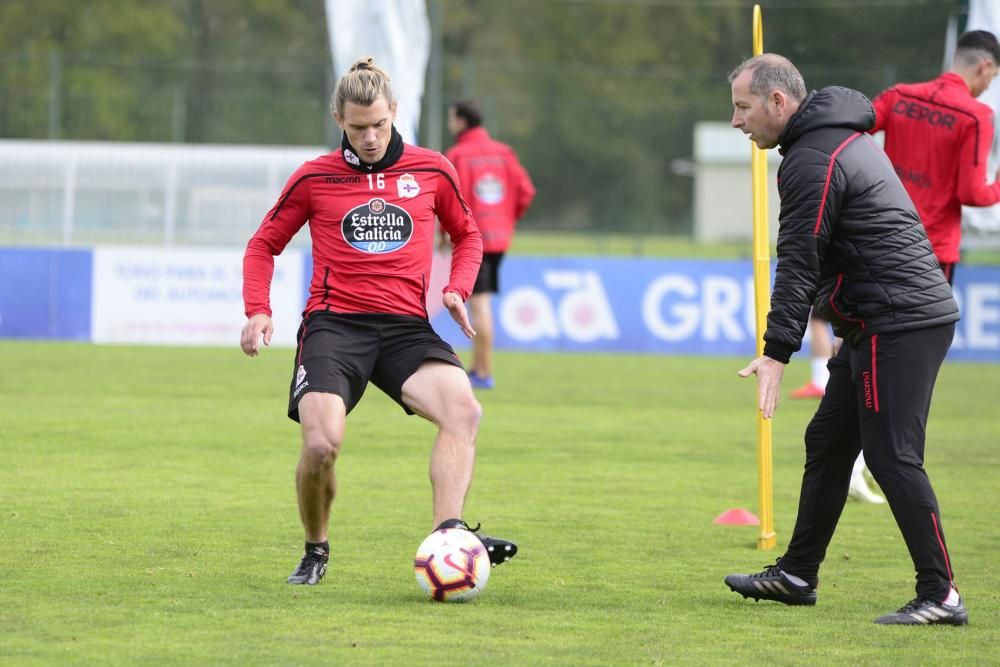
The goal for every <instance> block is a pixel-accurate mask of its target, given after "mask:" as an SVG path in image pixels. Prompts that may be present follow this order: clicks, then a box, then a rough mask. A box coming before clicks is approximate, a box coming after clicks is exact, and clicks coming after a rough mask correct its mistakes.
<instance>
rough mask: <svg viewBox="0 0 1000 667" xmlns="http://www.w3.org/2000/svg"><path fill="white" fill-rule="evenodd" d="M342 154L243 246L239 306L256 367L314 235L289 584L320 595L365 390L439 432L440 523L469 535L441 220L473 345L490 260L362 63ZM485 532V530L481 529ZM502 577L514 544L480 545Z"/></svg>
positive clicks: (436, 492) (465, 401)
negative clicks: (431, 289) (440, 263)
mask: <svg viewBox="0 0 1000 667" xmlns="http://www.w3.org/2000/svg"><path fill="white" fill-rule="evenodd" d="M331 106H332V107H333V115H334V118H335V119H336V121H337V124H338V125H339V126H340V128H341V129H342V130H343V131H344V136H343V142H342V145H341V147H340V148H339V149H338V150H336V151H334V152H332V153H329V154H328V155H324V156H321V157H319V158H317V159H315V160H311V161H309V162H307V163H305V164H303V165H302V166H301V167H299V169H298V170H296V172H295V173H294V174H293V175H292V177H291V178H290V179H289V180H288V183H287V184H286V185H285V188H284V190H283V191H282V193H281V196H280V198H279V199H278V202H277V203H276V204H275V206H274V208H272V209H271V211H270V212H269V213H268V214H267V216H266V217H265V218H264V221H263V222H262V223H261V225H260V228H259V229H258V230H257V232H256V233H255V234H254V236H253V238H251V239H250V242H249V243H248V244H247V250H246V254H245V255H244V260H243V298H244V303H245V308H246V315H247V317H248V318H249V319H248V320H247V323H246V325H245V326H244V328H243V332H242V334H241V340H240V344H241V346H242V348H243V351H244V352H245V353H246V354H247V355H248V356H251V357H253V356H257V354H258V353H259V349H260V342H261V340H263V342H264V344H265V345H267V344H269V343H270V340H271V334H272V332H273V330H274V325H273V323H272V321H271V307H270V298H269V292H270V284H271V278H272V275H273V272H274V256H275V255H278V254H280V253H281V251H282V250H283V249H284V248H285V246H286V245H287V244H288V243H289V241H291V239H292V237H293V236H294V235H295V234H296V232H297V231H298V230H299V229H300V228H301V227H302V226H303V225H305V224H306V223H307V222H308V223H309V232H310V235H311V237H312V254H313V274H312V281H311V284H310V289H309V298H308V301H307V302H306V308H305V315H304V317H303V320H302V323H301V326H300V328H299V334H298V346H297V349H296V354H295V366H294V371H293V376H292V384H291V388H290V392H289V393H290V396H289V406H288V415H289V417H291V418H292V419H294V420H296V421H298V422H299V423H300V424H301V428H302V443H303V444H302V452H301V456H300V459H299V464H298V468H297V470H296V475H295V481H296V490H297V494H298V502H299V516H300V518H301V521H302V525H303V528H304V529H305V554H304V555H303V557H302V559H301V561H300V563H299V565H298V567H296V569H295V570H294V571H293V572H292V575H291V576H290V577H289V578H288V583H291V584H316V583H318V582H319V580H320V579H321V578H322V577H323V575H324V574H325V573H326V568H327V562H328V560H329V557H330V544H329V540H328V527H329V519H330V507H331V504H332V503H333V499H334V496H335V494H336V477H335V474H334V467H335V464H336V460H337V456H338V454H339V452H340V446H341V443H342V442H343V439H344V432H345V428H346V426H345V422H346V418H347V414H348V413H349V412H350V411H351V410H352V409H353V408H354V406H355V405H357V403H358V401H359V400H361V396H362V394H363V393H364V391H365V388H366V387H367V385H368V383H369V382H372V383H373V384H375V386H377V387H378V388H379V389H381V390H382V391H384V392H385V393H386V394H388V395H389V396H391V397H392V398H393V400H395V401H396V402H397V403H399V404H400V405H401V406H402V407H403V409H404V410H405V411H406V412H407V413H408V414H418V415H420V416H422V417H424V418H426V419H427V420H429V421H431V422H433V423H434V424H435V425H436V426H437V427H438V432H437V437H436V439H435V443H434V449H433V451H432V453H431V463H430V477H431V485H432V487H433V515H434V516H433V522H432V525H433V526H436V527H438V528H441V527H448V528H451V527H464V528H467V529H468V525H467V524H466V523H465V522H464V521H463V520H462V510H463V507H464V504H465V497H466V494H467V493H468V491H469V486H470V484H471V481H472V468H473V463H474V459H475V442H476V436H477V433H478V429H479V421H480V417H481V414H482V408H481V407H480V405H479V403H478V402H477V401H476V399H475V397H474V396H473V393H472V387H471V385H470V383H469V379H468V377H467V376H466V374H465V372H464V370H463V369H462V365H461V363H460V362H459V360H458V358H457V357H456V356H455V353H454V351H453V350H452V349H451V347H450V346H449V345H448V344H447V343H445V342H444V341H443V340H441V338H440V337H439V336H438V335H437V333H435V332H434V330H433V329H432V328H431V326H430V323H429V322H428V311H427V302H426V298H427V295H426V292H427V285H428V284H429V280H430V270H431V258H432V253H433V245H434V226H435V218H437V219H439V220H440V221H441V224H442V226H443V227H444V229H445V230H447V232H448V233H449V234H450V235H451V238H452V239H453V241H454V244H455V250H454V253H453V255H452V264H451V275H450V278H449V282H448V284H447V285H446V286H445V288H444V290H443V295H442V297H441V298H442V304H443V306H444V307H445V308H447V309H448V311H449V313H450V314H451V316H452V318H453V319H454V320H455V321H456V322H457V323H458V325H459V326H460V327H461V329H462V331H463V332H464V333H465V335H466V336H469V337H470V338H471V337H473V336H474V335H475V331H474V330H473V329H472V326H471V324H470V322H469V317H468V313H467V312H466V309H465V299H466V298H468V296H469V294H470V291H471V288H472V284H473V282H474V279H475V276H476V273H477V270H478V267H479V263H480V258H481V256H482V236H481V234H480V232H479V230H478V228H477V227H476V223H475V221H474V219H473V217H472V215H471V212H470V211H469V208H468V206H467V205H466V204H465V202H464V201H463V200H462V197H461V194H460V193H459V191H458V187H457V176H456V174H455V170H454V168H453V167H452V166H451V164H450V163H449V162H448V160H446V159H445V158H444V156H442V155H441V154H440V153H436V152H434V151H430V150H426V149H423V148H418V147H416V146H411V145H409V144H404V143H403V140H402V138H401V137H400V135H399V133H398V132H396V130H395V128H394V126H393V119H394V118H395V116H396V100H395V98H394V96H393V94H392V89H391V87H390V85H389V77H388V75H386V73H385V72H384V71H383V70H381V69H379V68H378V67H376V66H375V65H374V63H373V62H372V61H371V59H367V60H362V61H359V62H357V63H355V65H354V66H353V67H352V68H351V70H350V71H349V72H348V73H347V74H345V75H344V76H343V77H341V79H340V80H339V82H338V83H337V88H336V91H335V92H334V96H333V100H332V102H331ZM477 528H478V526H477ZM479 538H480V540H482V542H483V544H484V545H485V547H486V549H487V552H488V553H489V555H490V560H491V562H492V563H493V564H494V565H496V564H499V563H502V562H504V561H506V560H509V559H510V558H511V557H512V556H514V554H515V553H516V551H517V546H516V545H515V544H513V543H512V542H508V541H506V540H501V539H498V538H491V537H487V536H485V535H479Z"/></svg>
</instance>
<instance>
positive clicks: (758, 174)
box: [750, 5, 777, 550]
mask: <svg viewBox="0 0 1000 667" xmlns="http://www.w3.org/2000/svg"><path fill="white" fill-rule="evenodd" d="M762 53H764V19H763V17H762V16H761V13H760V5H754V7H753V54H754V55H755V56H759V55H760V54H762ZM750 150H751V166H752V170H753V285H754V296H755V298H754V307H755V311H756V312H755V314H756V322H757V356H758V357H759V356H760V355H762V354H763V353H764V330H765V329H767V312H768V311H769V310H770V309H771V295H770V290H771V257H770V248H769V242H768V224H767V154H766V152H765V151H763V150H761V149H760V148H757V145H756V144H753V143H752V144H751V148H750ZM771 470H772V462H771V421H770V420H768V419H764V418H763V417H762V416H761V412H760V411H759V410H758V411H757V481H758V491H759V494H760V534H759V535H758V536H757V548H758V549H761V550H767V549H773V548H774V547H775V545H776V544H777V538H776V536H775V534H774V506H773V502H772V501H773V494H772V491H771V476H772V475H771Z"/></svg>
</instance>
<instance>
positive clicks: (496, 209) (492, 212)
mask: <svg viewBox="0 0 1000 667" xmlns="http://www.w3.org/2000/svg"><path fill="white" fill-rule="evenodd" d="M482 122H483V118H482V114H481V113H480V112H479V105H478V104H477V103H476V102H475V101H474V100H462V101H459V102H455V103H454V104H452V105H451V106H450V107H449V108H448V129H449V130H450V131H451V133H452V134H454V135H455V145H454V146H452V147H451V148H449V149H448V150H447V151H446V152H445V156H446V157H447V158H448V159H449V160H450V161H451V163H452V164H453V165H455V170H456V171H457V172H458V177H459V182H460V187H461V188H462V196H463V197H464V198H465V201H467V202H468V203H469V206H471V207H472V213H473V215H474V216H475V218H476V224H477V225H478V226H479V231H481V232H482V233H483V263H482V265H481V266H480V267H479V275H478V276H477V277H476V284H475V285H473V287H472V296H471V297H470V298H469V308H470V310H471V311H472V324H473V325H474V326H475V327H476V337H475V338H474V339H473V341H472V369H471V370H470V371H469V379H470V380H471V381H472V386H473V387H475V388H476V389H492V388H493V386H494V381H493V310H492V307H491V303H490V302H491V295H492V294H495V293H496V292H498V291H500V262H501V260H503V256H504V253H506V252H507V249H508V248H509V247H510V242H511V239H513V237H514V227H515V226H516V225H517V221H518V220H520V219H521V217H522V216H523V215H524V213H525V212H526V211H527V210H528V206H530V205H531V202H532V200H534V198H535V186H534V184H533V183H532V182H531V178H530V177H529V176H528V172H527V171H526V170H525V169H524V167H523V166H521V161H520V160H518V158H517V153H515V152H514V149H513V148H511V147H510V146H508V145H507V144H505V143H503V142H501V141H497V140H496V139H494V138H493V137H491V136H490V135H489V132H487V131H486V128H485V127H483V126H482Z"/></svg>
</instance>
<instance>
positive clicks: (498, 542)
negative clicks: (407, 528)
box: [434, 519, 517, 567]
mask: <svg viewBox="0 0 1000 667" xmlns="http://www.w3.org/2000/svg"><path fill="white" fill-rule="evenodd" d="M442 528H461V529H462V530H467V531H469V532H470V533H475V534H476V537H478V538H479V541H480V542H482V543H483V546H484V547H486V553H487V554H488V555H489V557H490V565H492V566H493V567H496V566H497V565H500V564H501V563H506V562H507V561H509V560H510V559H511V558H513V557H514V556H516V555H517V545H516V544H514V543H513V542H508V541H507V540H502V539H500V538H499V537H489V536H487V535H480V534H479V533H478V532H477V531H478V530H479V524H476V527H475V528H469V524H467V523H465V522H464V521H462V520H461V519H448V520H447V521H442V522H441V525H440V526H438V527H437V528H435V529H434V530H436V531H437V530H441V529H442Z"/></svg>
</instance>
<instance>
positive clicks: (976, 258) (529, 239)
mask: <svg viewBox="0 0 1000 667" xmlns="http://www.w3.org/2000/svg"><path fill="white" fill-rule="evenodd" d="M774 241H775V239H771V259H772V261H773V260H774V258H775V251H774ZM752 253H753V247H752V245H751V244H750V243H749V242H746V243H699V242H697V241H695V240H693V239H690V238H686V237H681V236H661V235H655V234H634V235H628V234H611V233H607V232H593V233H584V232H578V231H566V232H552V231H522V232H518V233H517V234H516V235H515V236H514V243H513V245H512V246H511V249H510V254H511V255H536V256H569V255H599V256H611V257H682V258H685V259H746V258H748V257H750V256H751V255H752ZM998 264H1000V249H996V248H992V249H991V248H987V247H983V248H978V249H974V250H967V251H963V254H962V265H964V266H973V265H975V266H990V265H998Z"/></svg>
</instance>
